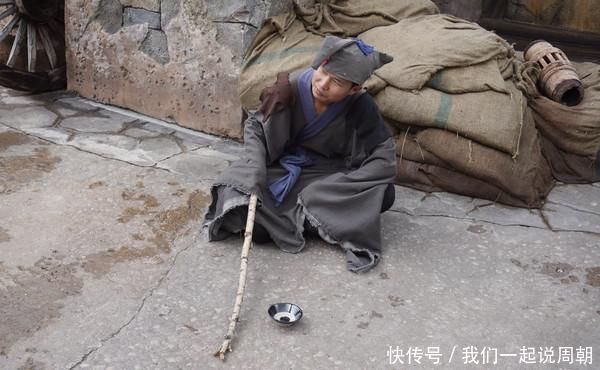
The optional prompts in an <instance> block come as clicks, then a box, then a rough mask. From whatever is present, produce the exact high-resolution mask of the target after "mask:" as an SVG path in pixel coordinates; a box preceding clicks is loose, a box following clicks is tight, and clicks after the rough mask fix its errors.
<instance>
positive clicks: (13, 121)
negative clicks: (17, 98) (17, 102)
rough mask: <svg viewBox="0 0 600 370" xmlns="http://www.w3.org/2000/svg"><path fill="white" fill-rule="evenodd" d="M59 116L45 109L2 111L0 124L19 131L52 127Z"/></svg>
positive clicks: (0, 110) (30, 108)
mask: <svg viewBox="0 0 600 370" xmlns="http://www.w3.org/2000/svg"><path fill="white" fill-rule="evenodd" d="M57 118H58V116H57V115H56V114H54V113H53V112H50V111H49V110H48V109H46V108H44V107H39V106H34V107H23V108H21V107H16V108H11V109H0V123H3V124H5V125H7V126H9V127H12V128H17V129H21V130H24V129H27V128H38V127H48V126H52V125H53V124H54V122H55V121H56V119H57Z"/></svg>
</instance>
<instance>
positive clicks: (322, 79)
mask: <svg viewBox="0 0 600 370" xmlns="http://www.w3.org/2000/svg"><path fill="white" fill-rule="evenodd" d="M311 84H312V95H313V99H314V100H315V102H319V103H321V104H323V105H329V104H333V103H337V102H339V101H341V100H342V99H344V98H345V97H347V96H349V95H353V94H356V93H357V92H358V91H360V89H361V86H359V85H356V84H353V83H352V82H351V81H348V80H344V79H343V78H340V77H338V76H336V75H334V74H331V73H328V72H327V71H326V70H325V69H324V68H323V65H320V66H319V68H318V69H317V70H316V71H315V72H314V73H313V76H312V80H311Z"/></svg>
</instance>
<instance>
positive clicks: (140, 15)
mask: <svg viewBox="0 0 600 370" xmlns="http://www.w3.org/2000/svg"><path fill="white" fill-rule="evenodd" d="M144 23H145V24H148V28H152V29H155V30H160V13H159V12H152V11H149V10H146V9H138V8H129V7H127V8H124V9H123V27H126V26H131V25H134V24H144Z"/></svg>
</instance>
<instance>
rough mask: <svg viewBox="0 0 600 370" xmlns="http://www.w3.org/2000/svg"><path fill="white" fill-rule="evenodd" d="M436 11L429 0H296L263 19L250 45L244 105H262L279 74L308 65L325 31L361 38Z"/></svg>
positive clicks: (242, 90)
mask: <svg viewBox="0 0 600 370" xmlns="http://www.w3.org/2000/svg"><path fill="white" fill-rule="evenodd" d="M437 13H439V10H438V8H437V6H436V5H435V4H434V3H433V2H431V1H429V0H403V1H396V0H370V1H367V0H350V1H348V0H337V1H336V0H329V1H325V0H316V1H300V0H294V1H293V8H292V9H291V10H290V12H289V13H287V14H283V15H280V16H275V17H271V18H268V19H267V20H266V21H265V22H264V24H263V26H262V27H261V29H260V30H259V32H258V34H257V35H256V37H255V39H254V41H253V43H252V45H251V46H250V48H249V49H248V50H249V51H248V52H247V54H246V56H245V58H244V64H243V65H242V70H241V72H240V85H239V93H240V99H241V102H242V106H243V107H244V108H247V109H251V108H255V107H256V106H258V103H259V100H258V97H259V96H260V92H261V91H262V90H263V89H264V88H265V87H267V86H269V85H270V84H272V83H273V82H274V81H275V80H276V77H277V73H278V72H283V71H286V72H291V71H293V70H296V69H299V68H306V67H308V66H310V62H311V60H312V58H313V57H314V54H315V52H316V51H317V49H318V48H319V46H320V45H321V42H322V40H323V38H324V37H325V35H326V34H330V35H337V36H340V37H348V36H357V35H359V34H361V33H362V32H365V31H367V30H369V29H371V28H374V27H380V26H386V25H391V24H394V23H396V22H398V21H399V20H401V19H405V18H408V17H417V16H420V15H426V14H437Z"/></svg>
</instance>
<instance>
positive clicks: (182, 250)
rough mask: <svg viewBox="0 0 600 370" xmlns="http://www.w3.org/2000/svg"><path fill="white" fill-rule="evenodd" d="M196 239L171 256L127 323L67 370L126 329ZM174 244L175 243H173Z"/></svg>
mask: <svg viewBox="0 0 600 370" xmlns="http://www.w3.org/2000/svg"><path fill="white" fill-rule="evenodd" d="M195 242H196V238H193V240H192V241H191V242H190V244H189V245H188V246H186V247H185V248H182V249H181V250H179V251H178V252H177V253H176V254H175V256H173V258H172V260H171V264H170V266H169V268H168V269H167V271H166V272H165V273H164V274H163V275H162V276H161V277H160V278H159V279H158V282H157V283H156V284H155V285H154V287H152V288H150V291H149V292H148V293H147V294H146V295H145V296H144V298H142V302H141V303H140V305H139V306H138V308H137V309H136V311H135V312H134V313H133V315H132V316H131V318H130V319H129V320H127V322H126V323H125V324H123V325H121V326H120V327H119V328H118V329H117V330H116V331H114V332H113V333H111V334H109V335H108V336H107V337H105V338H103V339H101V340H100V345H98V346H96V347H94V348H92V349H91V350H89V351H88V352H86V353H85V354H84V355H83V356H82V357H81V359H79V361H77V362H76V363H75V364H73V365H72V366H70V367H69V370H73V369H75V368H77V367H79V366H80V365H81V364H83V363H84V362H85V360H87V359H88V357H89V356H91V355H92V354H93V353H95V352H97V351H98V350H100V349H102V347H104V345H105V344H106V343H107V342H109V341H110V340H112V339H114V338H116V337H117V336H118V335H119V334H120V333H121V332H122V331H123V330H124V329H126V328H127V327H128V326H129V325H130V324H131V323H132V322H133V321H134V320H135V319H136V318H137V317H138V315H139V314H140V312H142V309H143V308H144V307H145V306H146V301H147V300H148V299H150V298H152V296H153V295H154V292H155V291H156V290H157V289H158V288H160V286H161V285H162V283H163V282H164V281H165V279H166V278H167V277H168V276H169V275H170V274H171V271H172V270H173V268H174V267H175V265H176V264H177V261H178V259H179V256H180V255H181V254H182V253H183V252H186V251H188V250H189V249H190V248H191V247H192V246H194V245H196V243H195ZM173 244H175V243H173Z"/></svg>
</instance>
